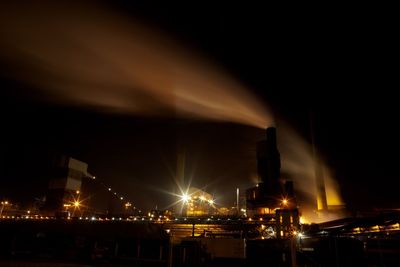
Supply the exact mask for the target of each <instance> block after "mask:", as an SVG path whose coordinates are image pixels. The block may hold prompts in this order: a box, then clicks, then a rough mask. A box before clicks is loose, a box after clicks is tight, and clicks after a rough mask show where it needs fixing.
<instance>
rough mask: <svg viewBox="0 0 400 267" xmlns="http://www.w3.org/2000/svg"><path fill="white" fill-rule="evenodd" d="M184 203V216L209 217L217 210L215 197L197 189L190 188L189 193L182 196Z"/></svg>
mask: <svg viewBox="0 0 400 267" xmlns="http://www.w3.org/2000/svg"><path fill="white" fill-rule="evenodd" d="M182 201H183V205H184V210H183V215H184V216H197V217H198V216H200V217H201V216H208V215H212V214H214V212H215V210H216V208H215V206H214V199H213V196H212V195H210V194H209V193H207V192H205V191H203V190H201V189H198V188H195V187H190V188H189V190H188V193H187V194H185V195H184V196H182Z"/></svg>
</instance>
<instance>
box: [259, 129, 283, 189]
mask: <svg viewBox="0 0 400 267" xmlns="http://www.w3.org/2000/svg"><path fill="white" fill-rule="evenodd" d="M266 137H267V139H266V140H262V141H260V142H258V143H257V171H258V175H259V177H260V178H261V181H262V182H263V183H264V184H265V185H267V188H268V191H270V190H272V191H276V190H279V178H280V170H281V159H280V155H279V151H278V148H277V144H276V128H274V127H269V128H267V130H266ZM272 191H270V192H272Z"/></svg>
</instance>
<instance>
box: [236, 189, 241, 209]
mask: <svg viewBox="0 0 400 267" xmlns="http://www.w3.org/2000/svg"><path fill="white" fill-rule="evenodd" d="M239 208H240V207H239V187H238V188H236V210H237V214H238V215H239V214H240V210H239Z"/></svg>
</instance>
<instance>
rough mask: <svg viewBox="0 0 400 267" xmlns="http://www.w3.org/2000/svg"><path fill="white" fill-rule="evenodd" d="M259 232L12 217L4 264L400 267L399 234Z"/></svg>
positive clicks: (0, 244)
mask: <svg viewBox="0 0 400 267" xmlns="http://www.w3.org/2000/svg"><path fill="white" fill-rule="evenodd" d="M256 228H257V226H250V227H249V226H248V225H247V226H244V225H218V224H209V225H205V224H198V225H194V227H193V225H185V224H155V223H148V222H140V223H139V222H125V221H112V222H111V221H108V222H101V221H93V222H92V221H73V220H47V221H35V220H20V221H17V220H6V221H0V266H10V267H14V266H44V267H67V266H68V267H78V266H82V267H83V266H115V267H117V266H134V267H136V266H151V267H157V266H166V267H167V266H168V267H169V266H174V267H184V266H194V267H195V266H199V267H200V266H205V267H207V266H210V267H212V266H216V267H217V266H232V267H235V266H254V267H257V266H278V267H279V266H288V267H289V266H299V267H317V266H318V267H320V266H327V267H330V266H332V267H338V266H360V267H361V266H363V267H367V266H368V267H370V266H400V238H399V236H398V233H397V232H391V233H390V234H388V233H369V234H365V235H355V236H352V235H348V234H347V235H341V236H339V235H334V236H332V235H329V234H322V235H321V234H320V233H319V234H309V235H304V236H301V237H299V236H298V237H295V238H293V239H286V240H279V239H265V240H262V239H253V238H251V237H250V235H249V233H250V232H254V231H255V230H256ZM182 229H183V230H182ZM185 229H188V232H187V233H188V237H184V236H185V235H186V234H183V233H185V232H184V231H186V230H185ZM190 229H192V230H193V231H191V230H190ZM182 231H183V232H182ZM212 231H214V232H218V234H214V235H213V234H212ZM201 232H203V233H206V232H208V233H209V234H208V235H199V234H197V233H201ZM237 233H240V235H237Z"/></svg>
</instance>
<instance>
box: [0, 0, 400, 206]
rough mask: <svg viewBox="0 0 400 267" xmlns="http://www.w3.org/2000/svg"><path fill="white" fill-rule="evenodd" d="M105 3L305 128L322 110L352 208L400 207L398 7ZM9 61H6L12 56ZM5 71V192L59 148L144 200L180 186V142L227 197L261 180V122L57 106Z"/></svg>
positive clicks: (20, 194)
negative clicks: (257, 176) (197, 55)
mask: <svg viewBox="0 0 400 267" xmlns="http://www.w3.org/2000/svg"><path fill="white" fill-rule="evenodd" d="M107 5H108V6H109V8H110V9H114V10H117V12H121V13H124V14H125V15H128V16H129V17H132V18H135V19H139V20H141V21H144V22H145V23H147V24H150V25H152V27H156V28H158V29H159V30H161V31H163V32H164V33H165V34H167V35H169V36H171V38H174V39H176V40H178V41H179V42H180V43H181V44H183V45H185V46H187V47H190V48H191V49H194V50H197V51H200V52H201V53H203V55H204V56H207V57H209V58H211V59H212V60H213V61H214V62H217V63H218V64H220V65H221V66H222V67H223V68H224V69H226V71H227V72H229V73H230V74H231V75H232V76H233V77H235V78H236V79H238V80H240V81H241V82H242V83H244V84H246V85H247V87H248V90H250V91H251V92H252V93H254V94H255V95H256V96H257V98H258V99H260V101H261V102H263V103H266V104H267V105H269V106H271V107H272V110H273V111H274V114H275V115H276V116H277V118H279V119H281V120H284V121H287V122H288V123H289V124H291V125H292V126H293V127H294V128H295V129H296V130H297V131H298V132H299V133H300V135H301V136H303V137H304V138H305V139H306V140H309V139H310V137H309V136H310V133H309V120H308V118H309V112H310V111H312V112H313V114H314V116H315V135H316V144H317V147H318V149H319V150H320V152H321V154H322V156H323V157H324V159H325V160H326V161H327V163H328V164H329V165H330V166H331V167H332V168H333V169H334V172H335V176H336V179H337V180H338V182H339V184H340V187H341V190H342V194H343V198H344V201H345V202H346V203H347V206H348V207H349V208H350V209H351V210H357V209H370V208H375V207H399V204H400V203H399V199H398V197H397V189H396V188H397V181H398V178H399V174H398V167H397V166H398V164H397V161H398V149H399V147H400V146H399V145H400V143H399V136H400V135H399V134H400V131H399V130H398V127H397V125H396V124H397V122H398V118H397V116H398V114H399V112H398V111H399V107H398V99H397V97H395V95H396V90H397V88H398V87H399V86H398V79H397V75H396V74H397V73H395V70H396V65H397V64H398V59H399V57H398V49H397V48H398V47H399V46H398V45H399V43H398V41H397V38H396V34H395V33H396V31H395V26H394V25H395V23H394V17H393V16H392V15H391V14H390V12H388V9H385V8H375V7H365V6H357V7H350V6H346V7H339V6H338V7H312V8H311V7H310V8H307V7H302V8H301V9H299V8H295V7H284V8H282V7H280V8H276V7H264V6H261V5H260V6H259V5H256V4H244V3H241V4H232V3H229V4H222V3H221V4H204V3H201V2H198V3H197V4H193V3H191V4H187V3H186V4H179V5H178V4H176V5H173V4H161V5H160V4H157V5H156V4H155V3H147V4H144V3H143V4H137V3H136V4H133V3H131V1H117V2H116V3H114V4H112V5H111V4H107ZM0 38H1V36H0ZM3 41H5V40H3ZM0 48H1V46H0ZM2 62H3V63H4V64H3V63H2V64H0V65H1V66H2V67H1V68H2V71H1V73H6V70H7V68H8V66H7V63H8V61H4V60H3V61H2ZM1 73H0V77H1V87H2V90H1V124H2V127H1V130H0V131H1V137H2V138H1V141H0V142H1V152H0V168H1V169H0V170H1V171H0V180H1V181H2V184H1V186H0V198H4V197H6V198H10V199H13V198H15V201H26V200H29V199H32V198H33V197H36V196H40V195H42V194H43V192H44V191H45V187H46V181H45V179H44V178H43V175H42V169H43V168H44V166H47V164H48V160H49V157H50V156H51V155H54V154H57V153H64V154H68V155H71V156H73V157H76V158H78V159H80V160H83V161H85V162H87V163H88V164H89V169H90V172H92V173H93V174H95V175H96V176H98V177H99V179H102V180H103V181H105V183H108V184H110V185H112V186H113V187H114V188H117V190H118V191H120V192H121V194H123V195H125V196H127V198H129V199H131V200H132V201H133V202H134V203H136V205H137V206H139V207H142V208H145V209H147V208H151V207H154V206H155V205H158V206H159V207H164V206H166V205H167V204H168V203H169V202H171V199H169V197H168V196H167V195H165V194H164V193H162V192H161V191H162V190H172V188H173V180H172V174H171V173H170V172H169V170H170V169H172V170H173V171H174V169H175V166H176V151H177V147H184V148H185V150H186V155H187V159H186V162H187V173H188V175H190V174H192V173H193V182H192V184H193V185H195V186H197V187H204V186H206V185H207V190H208V191H209V192H211V193H215V195H216V196H217V197H218V198H219V199H218V200H219V201H221V202H222V203H224V204H232V203H233V201H234V196H235V195H234V194H235V188H236V187H237V186H239V187H241V188H242V189H244V188H246V187H249V186H251V185H252V181H251V179H250V176H251V175H254V173H255V142H256V141H258V140H260V138H262V135H263V133H262V131H261V130H259V129H255V128H251V127H248V126H242V125H235V124H228V123H216V122H207V121H201V120H195V121H192V120H183V119H176V118H169V119H160V118H149V117H141V116H138V115H136V116H133V115H127V114H126V115H116V114H114V115H110V114H107V115H106V114H104V113H99V112H96V111H93V110H90V109H86V108H85V109H84V108H82V107H71V106H68V105H65V106H63V105H55V104H52V103H49V102H45V101H40V99H41V96H40V93H39V92H38V91H37V90H36V89H37V88H33V87H32V86H31V85H29V84H26V83H24V82H23V81H20V80H18V78H15V77H13V78H10V77H8V76H7V75H1ZM278 132H279V125H278Z"/></svg>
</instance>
